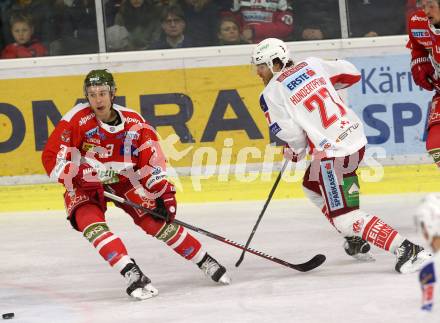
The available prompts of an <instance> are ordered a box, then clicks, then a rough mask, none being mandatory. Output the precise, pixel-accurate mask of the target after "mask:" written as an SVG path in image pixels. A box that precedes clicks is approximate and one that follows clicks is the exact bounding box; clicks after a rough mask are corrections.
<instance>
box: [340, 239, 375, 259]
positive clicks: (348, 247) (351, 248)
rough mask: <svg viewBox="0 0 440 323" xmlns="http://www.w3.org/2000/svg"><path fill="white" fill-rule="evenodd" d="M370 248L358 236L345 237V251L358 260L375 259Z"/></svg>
mask: <svg viewBox="0 0 440 323" xmlns="http://www.w3.org/2000/svg"><path fill="white" fill-rule="evenodd" d="M370 249H371V247H370V244H369V243H368V242H367V241H365V240H363V239H362V238H360V237H356V236H354V237H345V242H344V250H345V252H346V253H347V255H349V256H352V257H353V258H355V259H357V260H359V261H375V259H374V257H373V254H372V253H371V252H370Z"/></svg>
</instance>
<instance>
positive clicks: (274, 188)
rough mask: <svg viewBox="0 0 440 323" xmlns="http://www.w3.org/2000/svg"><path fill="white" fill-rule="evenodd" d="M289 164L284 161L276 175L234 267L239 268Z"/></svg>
mask: <svg viewBox="0 0 440 323" xmlns="http://www.w3.org/2000/svg"><path fill="white" fill-rule="evenodd" d="M288 163H289V160H287V159H286V160H285V162H284V164H283V167H282V168H281V170H280V173H279V174H278V177H277V179H276V180H275V183H273V186H272V189H271V190H270V193H269V196H268V197H267V199H266V203H264V206H263V209H262V210H261V212H260V215H259V216H258V220H257V223H255V225H254V228H253V229H252V232H251V235H250V236H249V238H248V240H247V242H246V245H245V246H244V248H245V249H243V252H242V253H241V255H240V258H239V259H238V261H237V263H236V264H235V267H238V266H240V264H241V263H242V261H243V259H244V254H245V253H246V249H247V248H248V247H249V244H250V243H251V240H252V238H253V237H254V234H255V231H257V228H258V225H259V224H260V221H261V219H262V218H263V215H264V212H266V209H267V207H268V205H269V202H270V200H272V196H273V194H274V193H275V190H276V189H277V186H278V183H279V182H280V180H281V177H282V176H283V173H284V170H285V169H286V167H287V164H288Z"/></svg>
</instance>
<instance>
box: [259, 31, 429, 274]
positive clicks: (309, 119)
mask: <svg viewBox="0 0 440 323" xmlns="http://www.w3.org/2000/svg"><path fill="white" fill-rule="evenodd" d="M252 62H253V64H254V65H256V69H257V74H258V76H260V78H261V79H262V80H263V83H264V84H265V88H264V90H263V92H262V94H261V96H260V105H261V109H262V110H263V112H264V114H265V116H266V120H267V122H268V124H269V128H270V131H271V132H272V133H273V134H274V135H276V136H277V137H278V138H279V139H281V140H283V141H284V142H286V144H287V146H286V148H285V156H286V157H287V158H289V159H290V160H292V161H293V162H297V161H299V160H301V159H302V158H304V156H305V155H306V153H307V151H309V152H310V153H311V155H312V162H311V163H310V165H309V167H308V168H307V170H306V172H305V175H304V179H303V189H304V192H305V194H306V196H307V197H308V198H309V199H310V200H311V202H312V203H314V204H315V205H316V206H318V207H319V208H320V209H321V210H322V212H323V214H324V215H325V216H326V217H327V219H328V220H329V221H330V223H331V224H332V225H333V226H334V227H335V228H336V230H337V231H338V232H339V233H340V234H341V235H342V236H343V237H344V238H345V239H346V241H345V243H344V249H345V251H346V252H347V254H348V255H350V256H353V257H355V258H357V259H361V260H370V259H371V257H370V256H369V255H368V254H369V250H370V244H369V243H372V244H374V245H375V246H377V247H379V248H381V249H384V250H387V251H389V252H391V253H394V254H395V255H396V258H397V259H396V265H395V270H396V271H397V272H400V273H409V272H414V271H417V270H418V269H420V267H421V266H422V264H423V263H424V262H425V261H427V260H428V259H429V258H430V256H431V255H430V254H429V253H428V252H426V251H425V250H424V249H423V248H422V247H420V246H418V245H415V244H413V243H412V242H411V241H409V240H408V239H405V238H404V237H403V236H401V235H400V234H399V233H398V232H397V231H396V230H394V229H393V228H392V227H390V226H389V225H388V224H386V223H385V222H383V221H382V220H381V219H380V218H379V217H377V216H375V215H371V214H368V213H367V212H365V211H362V210H360V209H359V181H358V177H357V174H356V170H357V168H358V165H359V163H360V162H361V160H362V158H363V155H364V151H365V145H366V144H367V139H366V137H365V134H364V130H363V125H362V122H361V120H360V119H359V118H358V117H357V116H356V114H355V113H354V112H353V111H352V110H351V109H349V108H348V107H347V106H346V105H345V103H344V102H343V101H342V99H341V98H340V96H339V95H338V93H337V90H339V89H344V88H347V87H349V86H351V85H352V84H354V83H356V82H358V81H359V80H360V73H359V71H358V70H357V69H356V68H355V67H354V65H353V64H351V63H349V62H348V61H345V60H335V61H325V60H322V59H319V58H315V57H310V58H307V59H305V60H302V61H299V62H296V63H294V62H293V61H292V60H291V58H290V54H289V50H288V48H287V46H286V44H285V43H284V42H283V41H281V40H279V39H275V38H268V39H265V40H263V41H262V42H261V43H259V44H258V45H257V46H256V47H255V49H254V51H253V55H252Z"/></svg>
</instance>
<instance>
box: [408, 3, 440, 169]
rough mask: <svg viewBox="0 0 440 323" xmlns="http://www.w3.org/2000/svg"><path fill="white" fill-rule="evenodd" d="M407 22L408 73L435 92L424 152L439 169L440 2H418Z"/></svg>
mask: <svg viewBox="0 0 440 323" xmlns="http://www.w3.org/2000/svg"><path fill="white" fill-rule="evenodd" d="M420 8H421V10H418V11H416V12H415V13H413V14H412V15H411V16H410V17H409V19H408V31H409V41H408V44H407V47H408V48H409V49H410V50H411V74H412V77H413V80H414V82H415V83H416V84H417V85H418V86H420V87H422V88H423V89H425V90H428V91H435V92H434V96H433V98H432V102H431V108H430V111H429V117H428V125H427V128H428V135H427V138H426V150H427V151H428V153H429V154H430V155H431V156H432V158H433V159H434V162H435V163H436V164H437V166H438V167H440V1H438V0H422V1H421V2H420Z"/></svg>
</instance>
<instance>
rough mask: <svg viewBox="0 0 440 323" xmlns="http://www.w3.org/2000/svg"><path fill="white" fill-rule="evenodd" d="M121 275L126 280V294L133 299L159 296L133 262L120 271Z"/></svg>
mask: <svg viewBox="0 0 440 323" xmlns="http://www.w3.org/2000/svg"><path fill="white" fill-rule="evenodd" d="M121 274H122V276H124V277H125V279H127V283H128V287H127V294H128V295H130V296H131V297H133V298H134V299H137V300H144V299H148V298H151V297H153V296H156V295H157V294H159V291H158V290H157V289H156V288H155V287H154V286H153V285H151V280H150V279H149V278H148V277H147V276H145V275H144V274H143V272H142V271H141V270H140V268H139V266H138V265H136V263H135V262H134V260H133V263H129V264H128V265H126V266H125V267H124V269H122V271H121Z"/></svg>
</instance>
